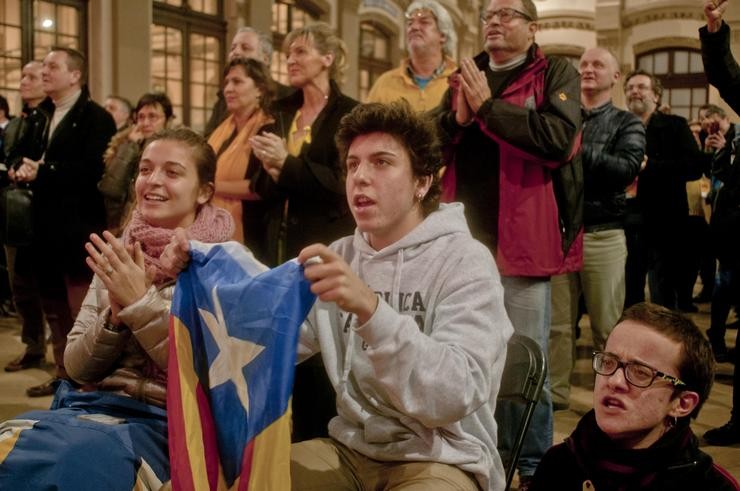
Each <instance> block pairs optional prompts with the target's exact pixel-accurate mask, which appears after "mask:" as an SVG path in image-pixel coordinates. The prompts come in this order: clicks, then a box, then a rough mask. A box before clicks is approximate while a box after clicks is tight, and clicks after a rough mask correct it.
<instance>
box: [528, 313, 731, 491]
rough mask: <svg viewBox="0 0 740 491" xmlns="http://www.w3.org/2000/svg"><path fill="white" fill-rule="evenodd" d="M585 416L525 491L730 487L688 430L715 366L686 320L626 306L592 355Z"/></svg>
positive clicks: (700, 337)
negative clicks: (590, 389)
mask: <svg viewBox="0 0 740 491" xmlns="http://www.w3.org/2000/svg"><path fill="white" fill-rule="evenodd" d="M593 369H594V372H595V373H596V381H595V384H594V399H593V404H594V409H593V410H592V411H590V412H588V413H587V414H586V415H585V416H584V417H583V418H582V419H581V421H579V423H578V425H577V427H576V429H575V430H574V431H573V433H572V434H571V435H570V436H569V437H568V438H567V439H566V440H565V442H564V443H561V444H559V445H557V446H555V447H553V448H552V449H550V451H549V452H547V454H546V455H545V457H544V458H543V459H542V462H540V466H539V467H538V469H537V473H536V474H535V476H534V479H533V481H532V482H531V485H530V487H529V490H530V491H532V490H538V489H552V488H553V483H557V484H556V486H555V487H556V488H557V489H562V490H582V489H596V490H603V489H654V490H664V489H686V490H688V489H691V490H694V489H697V490H698V489H711V490H736V489H738V488H737V482H736V481H735V479H733V478H732V476H730V475H729V474H728V473H727V472H726V471H724V470H723V469H721V468H719V467H717V466H716V465H715V464H713V462H712V458H711V457H710V456H709V455H707V454H705V453H704V452H702V451H701V450H699V443H698V439H697V438H696V436H694V433H693V432H692V431H691V427H690V426H689V423H690V420H691V419H692V418H696V416H697V415H698V413H699V410H700V409H701V407H702V404H703V403H704V401H706V399H707V397H708V396H709V391H710V389H711V387H712V380H713V376H714V360H713V358H712V350H711V348H710V346H709V342H708V341H707V340H706V338H704V336H703V335H702V334H701V332H700V331H699V329H698V328H697V327H696V325H695V324H694V322H693V321H692V320H691V319H689V318H688V317H686V316H684V315H682V314H680V313H677V312H674V311H671V310H668V309H666V308H664V307H660V306H658V305H654V304H648V303H639V304H636V305H634V306H632V307H630V308H629V309H627V310H626V311H625V312H624V313H623V314H622V317H621V318H620V320H619V322H618V323H617V325H616V326H615V327H614V330H613V331H612V333H611V334H610V335H609V339H608V340H607V342H606V347H605V348H604V351H600V352H596V353H594V356H593Z"/></svg>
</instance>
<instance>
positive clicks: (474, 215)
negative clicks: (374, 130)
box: [435, 0, 583, 481]
mask: <svg viewBox="0 0 740 491" xmlns="http://www.w3.org/2000/svg"><path fill="white" fill-rule="evenodd" d="M481 21H482V23H483V34H484V44H485V51H484V52H483V53H480V54H479V55H478V56H476V57H475V58H472V59H471V58H463V59H462V60H461V63H460V71H459V73H457V74H455V75H453V76H452V77H450V82H451V83H450V85H451V88H450V90H448V92H447V93H446V94H445V98H444V100H443V102H442V104H441V105H440V107H439V108H437V110H436V111H435V112H436V115H437V120H438V124H439V127H440V129H441V132H440V133H441V135H442V138H443V140H444V141H445V143H446V144H447V148H448V152H447V155H448V156H449V157H450V159H449V160H448V162H447V163H448V165H451V170H450V171H448V173H451V172H453V171H454V173H455V176H456V183H455V184H456V192H457V200H459V201H462V202H463V203H464V204H465V212H466V215H467V218H468V223H469V224H470V228H471V230H472V232H473V236H474V237H476V238H477V239H478V240H480V241H481V242H483V243H484V244H486V245H487V246H488V247H490V248H491V250H492V251H493V252H494V254H495V257H496V263H497V265H498V268H499V270H500V272H501V276H502V277H501V282H502V284H503V286H504V303H505V306H506V312H507V314H508V315H509V318H510V319H511V322H512V324H513V325H514V329H515V331H516V332H518V333H520V334H524V335H526V336H529V337H531V338H533V339H534V340H536V341H537V342H538V343H539V344H540V346H541V347H542V349H543V351H545V352H547V344H548V337H549V330H550V276H552V275H556V274H563V273H569V272H573V271H577V270H579V269H580V267H581V262H582V244H583V233H582V226H581V215H582V208H583V173H582V169H581V166H580V160H579V159H574V156H575V155H576V154H577V152H578V148H579V142H580V136H579V135H580V129H581V108H580V87H579V75H578V72H577V71H576V69H575V68H574V67H573V66H572V65H571V64H570V63H569V62H568V61H567V60H565V59H562V58H558V57H546V56H545V55H544V54H543V53H542V50H541V49H540V48H539V47H538V46H537V44H536V43H535V42H534V36H535V33H536V32H537V9H536V7H535V5H534V3H533V2H532V0H492V1H491V2H490V3H489V5H488V6H487V7H486V8H485V10H484V11H483V13H482V15H481ZM453 163H454V166H453ZM545 383H546V386H545V390H544V391H543V395H542V399H541V401H540V404H538V405H537V407H536V409H535V414H534V418H533V420H532V426H531V429H530V430H529V432H528V434H527V438H526V439H525V442H524V447H523V449H522V457H521V458H520V460H519V462H518V468H519V475H520V479H521V480H523V481H526V479H527V478H529V477H531V475H532V474H534V471H535V468H536V467H537V464H538V462H539V460H540V459H541V458H542V455H544V453H545V451H547V449H548V448H549V447H550V446H551V445H552V402H551V399H550V391H549V382H548V381H546V382H545ZM499 408H500V411H499V412H498V415H497V418H498V421H499V422H500V423H501V426H500V428H501V430H502V431H500V432H499V436H500V440H501V441H500V442H499V448H500V449H502V457H504V458H506V457H507V453H508V450H510V449H511V448H512V446H513V442H514V437H515V435H514V432H515V428H516V422H517V421H519V420H520V417H521V414H522V412H523V406H521V405H516V404H514V403H505V404H500V405H499Z"/></svg>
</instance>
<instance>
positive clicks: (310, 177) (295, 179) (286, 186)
mask: <svg viewBox="0 0 740 491" xmlns="http://www.w3.org/2000/svg"><path fill="white" fill-rule="evenodd" d="M283 51H284V52H285V55H286V57H287V62H288V80H289V82H290V85H291V86H292V87H294V88H296V89H297V90H296V91H295V93H293V94H292V95H290V96H288V97H285V98H283V99H279V100H278V101H276V102H275V105H274V117H275V121H276V123H275V125H274V126H273V127H272V128H270V129H269V130H267V131H265V132H263V133H262V134H259V135H255V136H253V137H252V139H251V143H252V149H253V157H255V158H256V159H258V161H259V162H260V163H261V169H260V171H259V172H257V174H256V175H255V177H254V179H253V180H252V190H254V191H255V192H256V193H257V194H259V195H260V196H261V197H262V199H264V200H265V202H266V203H269V205H268V207H269V213H268V223H267V228H268V230H267V236H266V237H267V242H266V244H265V246H266V248H267V251H268V254H269V257H268V258H267V261H266V262H267V263H268V264H269V265H275V264H278V263H280V262H282V261H284V260H286V259H289V258H291V257H295V256H297V255H298V253H299V252H300V251H301V249H302V248H303V247H305V246H306V245H308V244H312V243H315V242H331V241H333V240H335V239H338V238H339V237H342V236H344V235H347V234H349V233H351V232H352V230H353V228H354V222H353V220H352V215H351V214H350V213H349V207H348V206H347V201H346V198H345V189H344V176H343V171H342V166H341V163H340V161H339V154H338V153H337V148H336V145H335V144H334V135H335V134H336V132H337V129H338V128H339V121H340V120H341V119H342V117H343V116H344V115H346V114H347V113H349V112H350V111H351V110H352V108H353V107H355V106H356V105H357V104H358V102H357V101H355V100H354V99H351V98H349V97H347V96H346V95H344V94H342V92H341V91H340V89H339V84H338V83H339V82H340V81H341V79H342V73H343V71H344V68H345V64H346V63H345V60H346V49H345V46H344V42H343V41H342V40H341V39H339V37H337V35H336V33H335V32H334V31H333V30H332V28H331V27H329V25H327V24H325V23H323V22H319V23H316V24H312V25H308V26H305V27H301V28H299V29H295V30H293V31H291V32H290V33H289V34H288V36H287V37H286V38H285V42H284V43H283ZM335 414H336V408H335V406H334V390H333V388H332V387H331V384H330V383H329V380H328V379H327V377H326V372H325V370H324V366H323V363H322V362H321V358H320V357H313V358H312V359H311V360H309V361H307V362H305V363H303V364H302V365H301V366H300V367H298V368H297V370H296V374H295V383H294V389H293V440H294V441H301V440H305V439H308V438H314V437H318V436H325V435H327V424H328V422H329V419H331V417H332V416H334V415H335Z"/></svg>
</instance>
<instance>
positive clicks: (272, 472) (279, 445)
mask: <svg viewBox="0 0 740 491" xmlns="http://www.w3.org/2000/svg"><path fill="white" fill-rule="evenodd" d="M290 407H291V406H290V402H288V409H287V411H285V414H283V415H282V416H281V417H280V418H278V419H277V420H276V421H275V422H273V423H272V424H271V425H270V426H268V427H267V428H265V429H264V430H263V431H262V432H261V433H260V434H259V435H257V438H255V442H254V457H253V459H252V473H251V475H250V477H249V489H270V490H273V491H289V490H290V414H291V411H290Z"/></svg>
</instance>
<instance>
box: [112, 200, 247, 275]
mask: <svg viewBox="0 0 740 491" xmlns="http://www.w3.org/2000/svg"><path fill="white" fill-rule="evenodd" d="M185 232H186V233H187V235H188V238H189V239H193V240H199V241H201V242H208V243H216V242H225V241H227V240H229V239H231V236H232V234H233V233H234V220H233V219H232V218H231V214H230V213H229V212H228V211H226V210H224V209H223V208H218V207H215V206H213V205H211V204H206V205H203V206H202V207H201V208H200V211H198V215H196V217H195V221H194V222H193V223H192V225H190V226H189V227H188V228H186V229H185ZM174 234H175V230H174V229H171V228H160V227H154V226H152V225H149V224H148V223H147V222H146V220H144V217H143V216H142V215H141V212H139V210H137V209H135V210H134V212H133V214H132V216H131V220H130V221H129V223H128V225H127V226H126V229H125V230H124V231H123V243H124V244H125V245H130V246H133V245H134V244H135V243H136V242H139V243H140V244H141V249H142V251H143V252H144V263H145V264H146V266H147V269H150V268H152V267H154V269H155V271H156V274H155V276H154V284H155V285H157V286H159V285H162V284H163V283H165V282H167V281H169V280H172V279H174V278H173V277H172V276H169V275H167V274H165V272H164V271H163V270H162V264H161V263H160V262H159V256H161V255H162V252H163V251H164V248H165V247H166V246H167V244H169V243H170V239H172V236H173V235H174Z"/></svg>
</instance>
